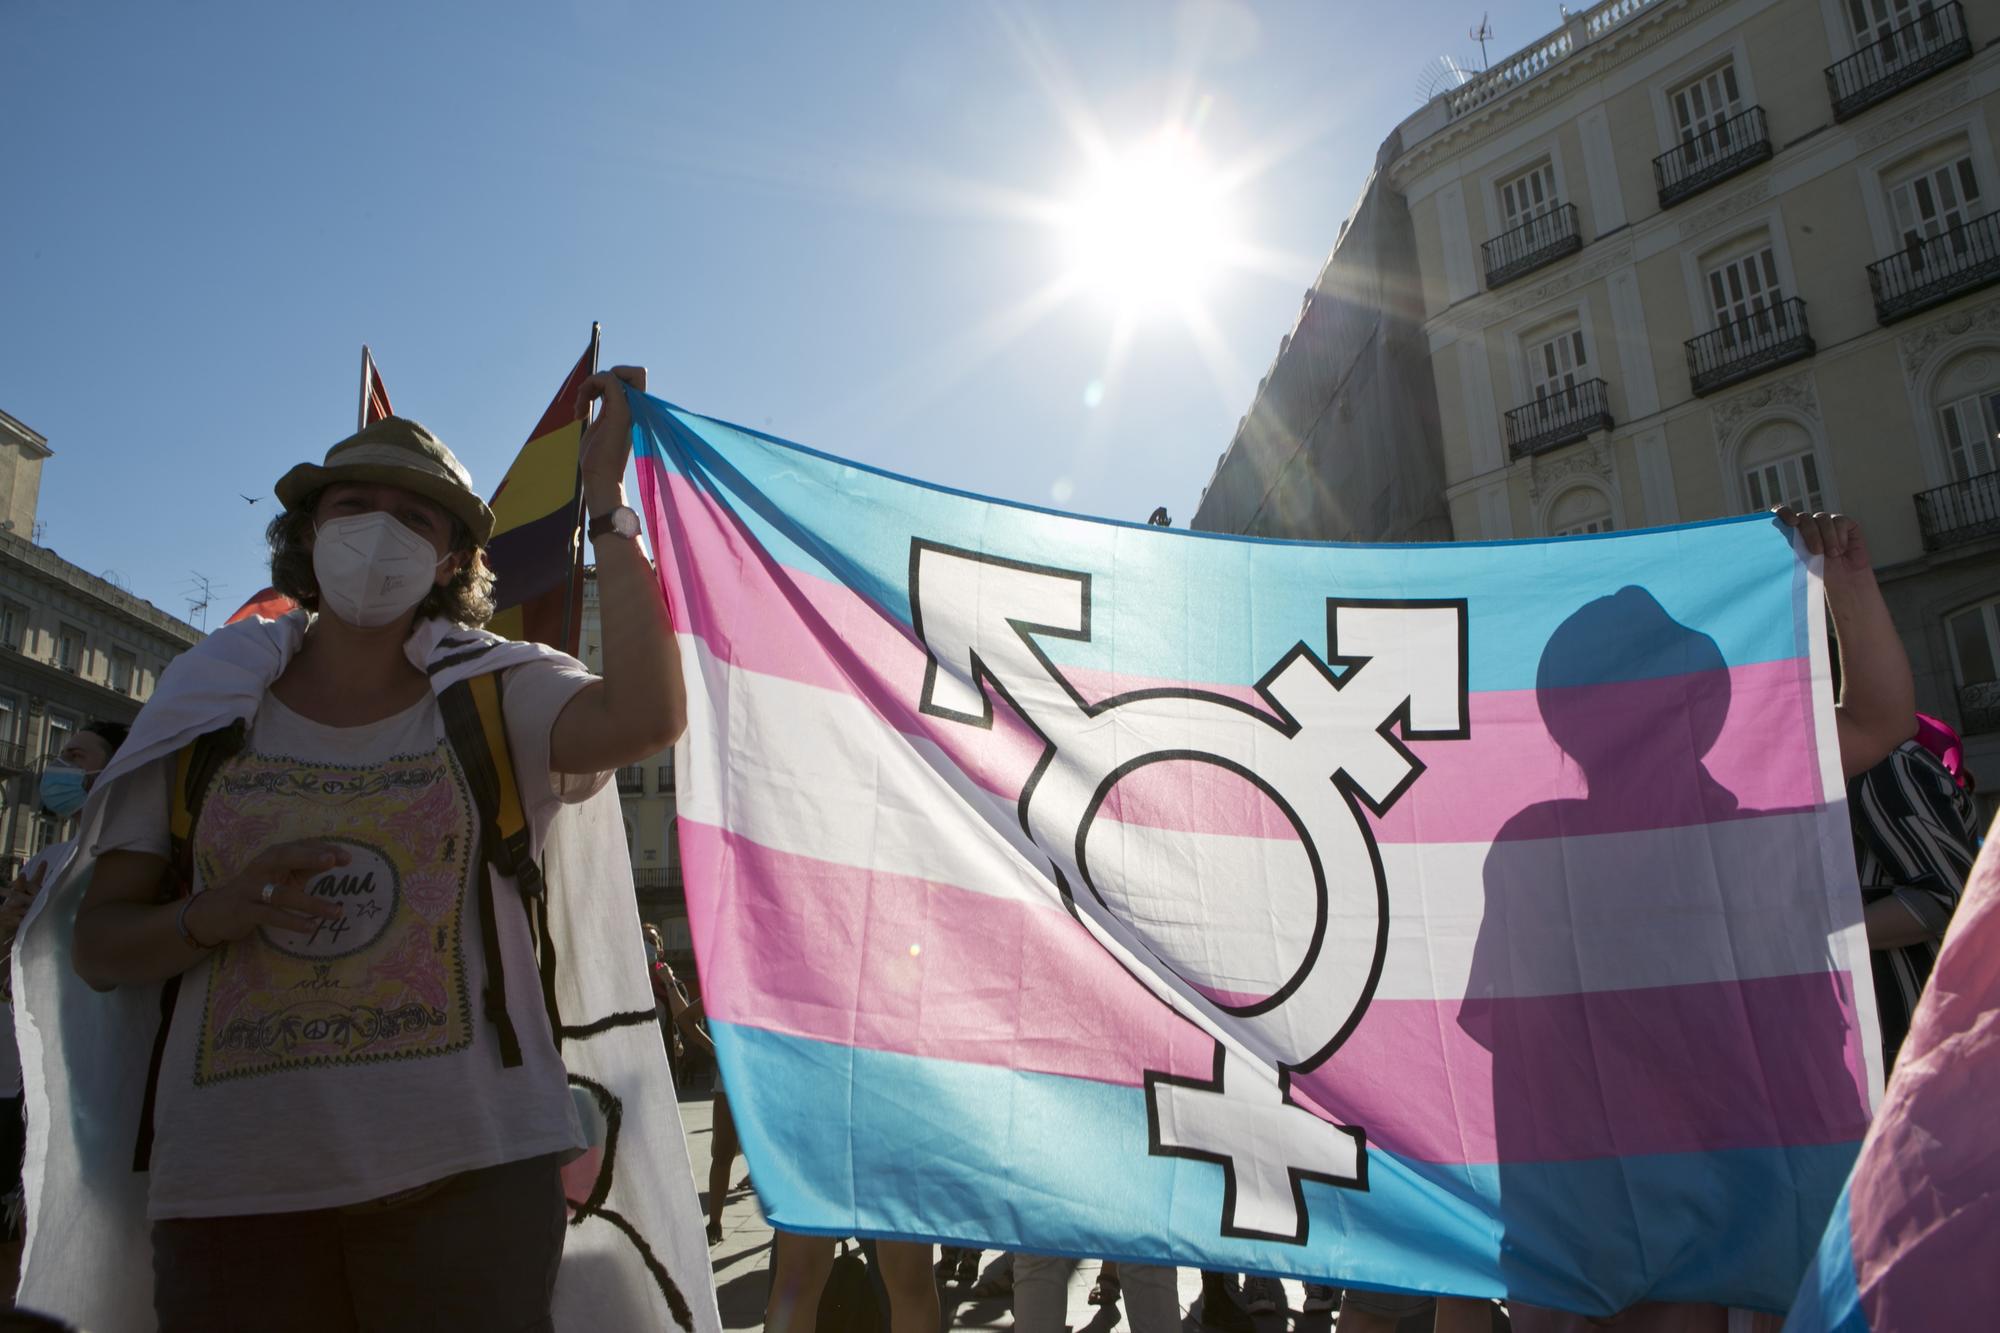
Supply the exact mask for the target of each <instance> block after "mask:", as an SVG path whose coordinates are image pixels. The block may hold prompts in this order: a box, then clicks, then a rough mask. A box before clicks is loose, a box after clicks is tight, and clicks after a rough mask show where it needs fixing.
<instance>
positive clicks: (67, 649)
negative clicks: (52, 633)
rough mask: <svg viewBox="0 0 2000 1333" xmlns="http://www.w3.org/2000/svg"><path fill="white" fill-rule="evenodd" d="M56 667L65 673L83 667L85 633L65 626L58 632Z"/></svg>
mask: <svg viewBox="0 0 2000 1333" xmlns="http://www.w3.org/2000/svg"><path fill="white" fill-rule="evenodd" d="M56 665H57V666H59V667H61V668H62V669H63V670H64V671H77V670H80V669H81V668H82V666H83V631H82V630H80V629H75V628H73V627H71V626H69V625H64V626H62V627H61V628H59V629H58V630H57V631H56Z"/></svg>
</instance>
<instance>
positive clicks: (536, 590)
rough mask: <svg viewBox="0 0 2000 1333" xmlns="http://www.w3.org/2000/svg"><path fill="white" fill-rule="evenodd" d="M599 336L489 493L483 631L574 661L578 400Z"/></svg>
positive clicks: (579, 545)
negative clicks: (489, 585)
mask: <svg viewBox="0 0 2000 1333" xmlns="http://www.w3.org/2000/svg"><path fill="white" fill-rule="evenodd" d="M597 334H598V329H597V326H596V325H595V324H593V325H591V326H590V346H589V347H588V348H587V349H585V351H584V353H583V355H582V356H581V357H578V358H577V362H576V365H575V366H574V367H573V368H572V369H571V370H570V372H569V378H568V379H565V380H564V381H563V383H562V387H561V388H560V389H557V390H556V396H555V397H554V399H552V400H551V401H550V403H549V409H548V411H546V412H544V413H542V420H541V424H539V425H537V426H536V427H535V429H534V431H533V432H532V433H531V434H530V435H529V436H528V442H527V444H525V445H523V446H522V447H521V452H520V454H519V456H518V457H516V458H515V459H514V462H513V465H512V466H511V467H509V468H508V469H507V475H506V476H504V477H502V478H501V479H500V487H499V489H498V490H496V491H494V492H493V502H492V508H493V537H492V540H491V541H489V542H488V543H487V544H486V559H487V562H488V563H489V564H491V565H492V566H493V576H494V586H493V601H494V604H495V605H496V606H497V607H498V608H499V609H498V610H497V611H496V612H495V613H494V616H493V619H492V620H490V621H488V622H487V624H486V628H488V629H490V630H492V631H493V632H494V633H495V634H504V635H506V636H507V637H508V638H510V639H524V640H527V639H532V640H533V641H535V642H537V643H545V644H548V645H549V646H550V647H551V648H559V649H561V650H562V651H563V652H566V653H569V654H570V655H572V656H574V655H575V653H576V648H577V640H578V639H579V638H580V637H581V634H582V629H583V542H582V540H581V538H582V531H581V527H582V517H581V516H582V507H583V506H582V500H583V495H582V485H583V480H582V475H581V474H580V473H579V472H578V470H577V462H578V459H577V454H578V450H579V449H580V447H581V446H582V443H583V422H582V421H581V420H579V419H578V417H577V414H576V395H577V393H578V391H579V390H581V389H582V388H583V382H584V380H586V379H588V378H589V377H590V376H591V374H592V373H593V372H594V371H595V370H596V368H597Z"/></svg>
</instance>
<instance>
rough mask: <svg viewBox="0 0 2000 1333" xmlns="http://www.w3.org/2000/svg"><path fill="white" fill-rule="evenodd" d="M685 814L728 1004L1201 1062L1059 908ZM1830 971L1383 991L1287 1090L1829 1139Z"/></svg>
mask: <svg viewBox="0 0 2000 1333" xmlns="http://www.w3.org/2000/svg"><path fill="white" fill-rule="evenodd" d="M680 830H681V834H680V836H681V852H682V856H683V858H684V862H685V864H686V866H687V872H688V876H687V878H688V893H689V899H690V905H691V907H692V908H693V915H694V919H695V920H696V921H698V922H702V923H703V925H704V928H703V930H702V931H701V933H700V937H699V938H698V939H697V941H696V944H697V947H698V949H699V951H700V966H701V972H702V976H703V978H704V987H703V989H704V992H705V993H706V994H707V995H708V996H709V1006H710V1011H711V1012H712V1013H714V1014H715V1015H716V1016H717V1017H719V1018H721V1019H722V1020H723V1021H725V1022H730V1023H737V1024H742V1025H745V1026H751V1027H758V1028H763V1029H766V1030H768V1031H773V1032H780V1033H785V1034H789V1035H793V1036H801V1037H811V1038H815V1039H818V1040H822V1041H831V1042H836V1043H840V1044H843V1045H849V1046H856V1047H861V1048H865V1049H871V1050H883V1051H892V1052H898V1053H901V1054H907V1055H916V1056H922V1057H926V1058H931V1059H945V1060H956V1061H962V1062H967V1063H973V1064H986V1065H995V1066H1000V1067H1004V1068H1009V1069H1016V1070H1021V1071H1025V1072H1036V1073H1047V1074H1060V1075H1065V1076H1069V1077H1074V1078H1085V1079H1091V1080H1093V1081H1096V1082H1103V1083H1116V1084H1124V1085H1128V1086H1135V1085H1138V1084H1139V1083H1141V1082H1142V1081H1143V1079H1144V1076H1145V1073H1146V1071H1148V1070H1159V1071H1163V1072H1167V1073H1172V1074H1177V1075H1182V1076H1189V1077H1200V1076H1205V1075H1206V1073H1207V1071H1208V1070H1209V1068H1210V1066H1211V1062H1212V1051H1213V1047H1212V1045H1211V1044H1210V1042H1209V1041H1208V1039H1207V1038H1206V1037H1205V1036H1204V1035H1203V1034H1202V1033H1201V1032H1200V1031H1199V1030H1198V1029H1197V1028H1196V1027H1195V1026H1194V1025H1193V1024H1191V1023H1189V1022H1187V1021H1186V1020H1184V1019H1182V1018H1181V1017H1179V1016H1178V1015H1176V1014H1174V1013H1173V1011H1172V1010H1170V1009H1169V1008H1167V1007H1166V1006H1165V1005H1164V1004H1163V1003H1161V1002H1160V1001H1159V1000H1158V999H1156V998H1155V997H1154V996H1153V995H1152V994H1151V992H1149V991H1148V990H1147V989H1146V988H1145V987H1144V986H1143V985H1142V984H1141V983H1140V982H1139V981H1138V980H1137V979H1135V978H1134V977H1132V976H1131V975H1130V974H1128V973H1127V972H1125V971H1124V969H1123V968H1122V967H1121V966H1120V965H1119V964H1118V963H1117V962H1116V961H1115V960H1114V959H1112V957H1111V956H1110V955H1109V954H1107V953H1105V952H1104V951H1103V950H1102V949H1101V948H1100V947H1099V946H1098V945H1097V943H1096V942H1095V941H1094V940H1093V939H1092V938H1091V937H1090V936H1089V935H1088V934H1087V933H1086V932H1085V930H1084V929H1083V927H1082V926H1081V925H1079V924H1078V923H1077V922H1075V921H1074V920H1073V919H1071V918H1070V917H1069V916H1068V915H1067V914H1065V913H1063V912H1062V911H1060V910H1058V909H1055V908H1052V907H1047V906H1041V905H1037V904H1033V903H1026V902H1021V901H1019V900H1010V899H1006V898H997V897H993V896H991V895H986V894H980V893H975V892H971V891H968V890H964V889H959V888H955V887H952V886H949V885H941V884H935V883H930V882H927V881H924V880H921V879H917V878H915V877H911V876H905V875H895V874H890V873H887V872H883V871H873V870H867V869H861V868H856V867H850V866H842V865H836V864H833V863H830V862H825V861H818V860H814V859H813V858H810V857H805V856H799V855H793V854H787V853H782V852H775V851H772V850H770V849H768V848H764V847H761V846H759V845H758V844H756V843H752V842H749V841H747V840H745V839H742V838H739V837H736V836H734V835H731V834H729V833H726V832H724V831H722V830H720V829H717V828H714V827H712V826H709V825H704V824H699V823H694V822H692V821H689V820H687V819H683V820H682V821H681V823H680ZM773 978H782V981H779V982H777V983H775V984H774V983H773V980H772V979H773ZM1842 981H1844V978H1841V977H1837V976H1836V975H1834V974H1830V973H1824V972H1821V973H1811V974H1803V975H1792V976H1780V977H1769V978H1762V979H1756V980H1750V981H1740V982H1717V983H1705V984H1698V985H1686V986H1661V987H1652V988H1648V989H1642V990H1624V991H1597V992H1592V993H1588V994H1582V995H1552V996H1539V997H1529V998H1508V999H1496V1000H1479V1001H1473V1002H1463V1001H1460V1000H1458V999H1456V998H1446V999H1404V1000H1378V1001H1376V1002H1375V1003H1374V1004H1373V1005H1371V1006H1370V1008H1369V1010H1368V1013H1367V1015H1366V1017H1365V1018H1364V1019H1363V1020H1362V1022H1361V1024H1360V1026H1359V1027H1358V1028H1357V1029H1356V1030H1355V1032H1354V1033H1353V1035H1352V1036H1351V1037H1350V1038H1349V1039H1348V1042H1347V1044H1346V1045H1345V1046H1343V1047H1342V1048H1341V1050H1339V1051H1337V1052H1336V1053H1335V1054H1334V1056H1333V1058H1332V1059H1331V1060H1329V1061H1328V1062H1327V1063H1326V1064H1325V1065H1323V1066H1322V1067H1321V1068H1320V1069H1318V1070H1315V1071H1314V1072H1312V1073H1311V1074H1308V1075H1305V1076H1302V1077H1301V1078H1299V1079H1298V1081H1297V1083H1296V1084H1295V1096H1297V1097H1298V1098H1299V1099H1300V1100H1301V1101H1304V1102H1308V1103H1311V1104H1313V1105H1316V1106H1318V1107H1319V1108H1321V1109H1322V1110H1323V1111H1325V1112H1326V1113H1328V1114H1330V1115H1331V1116H1332V1117H1333V1118H1335V1119H1337V1120H1341V1121H1343V1122H1345V1123H1349V1124H1359V1125H1361V1126H1363V1127H1364V1128H1365V1129H1366V1130H1367V1132H1368V1136H1369V1140H1370V1142H1372V1143H1375V1144H1377V1145H1378V1146H1380V1147H1382V1148H1384V1149H1386V1150H1388V1151H1390V1152H1394V1153H1397V1154H1399V1155H1403V1156H1408V1157H1412V1158H1417V1159H1421V1160H1426V1161H1433V1162H1440V1163H1477V1162H1494V1161H1553V1160H1573V1159H1581V1158H1592V1157H1605V1156H1621V1155H1634V1154H1644V1153H1662V1152H1693V1151H1717V1150H1722V1149H1730V1148H1753V1147H1774V1146H1797V1145H1806V1144H1819V1143H1837V1142H1843V1141H1847V1140H1851V1139H1854V1138H1857V1137H1859V1135H1860V1134H1861V1132H1862V1131H1863V1129H1864V1128H1865V1126H1866V1120H1867V1110H1866V1106H1867V1103H1866V1099H1865V1096H1864V1094H1863V1091H1862V1076H1861V1074H1860V1069H1861V1056H1860V1051H1859V1045H1858V1040H1857V1038H1856V1035H1855V1031H1854V1023H1853V1015H1852V1009H1851V1005H1850V1002H1849V1000H1848V997H1847V996H1846V995H1845V993H1844V991H1843V989H1842V985H1841V982H1842ZM1816 1033H1828V1034H1832V1035H1831V1037H1830V1038H1825V1039H1821V1038H1815V1037H1813V1036H1812V1034H1816ZM1843 1034H1844V1035H1843ZM1843 1049H1844V1050H1845V1052H1846V1058H1845V1060H1844V1061H1843V1060H1842V1059H1840V1058H1838V1057H1836V1056H1833V1055H1830V1054H1829V1052H1830V1051H1840V1050H1843ZM1553 1107H1561V1108H1563V1113H1562V1114H1560V1115H1556V1114H1551V1113H1550V1108H1553Z"/></svg>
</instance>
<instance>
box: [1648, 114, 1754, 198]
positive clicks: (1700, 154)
mask: <svg viewBox="0 0 2000 1333" xmlns="http://www.w3.org/2000/svg"><path fill="white" fill-rule="evenodd" d="M1770 157H1771V134H1770V131H1769V130H1767V129H1766V128H1765V127H1764V108H1763V107H1761V106H1753V107H1751V108H1750V109H1749V110H1748V111H1742V112H1738V113H1737V114H1736V115H1733V116H1731V117H1730V118H1729V119H1728V120H1725V121H1723V122H1722V123H1721V124H1720V125H1716V126H1714V127H1712V128H1710V129H1706V130H1703V131H1702V132H1701V133H1700V134H1698V135H1696V136H1695V137H1694V138H1692V139H1689V140H1687V141H1686V142H1684V143H1678V144H1675V145H1674V146H1673V147H1672V148H1669V149H1668V150H1667V151H1666V152H1664V153H1661V154H1660V155H1659V156H1658V157H1656V158H1654V159H1653V179H1654V181H1656V182H1657V183H1658V184H1659V187H1660V207H1661V208H1672V207H1673V206H1674V205H1675V204H1677V203H1679V202H1680V201H1681V200H1683V199H1686V198H1689V197H1690V196H1693V195H1697V194H1700V193H1701V192H1702V191H1703V190H1706V189H1707V188H1708V187H1709V186H1711V185H1716V184H1720V183H1721V182H1723V181H1726V180H1728V179H1729V178H1730V177H1731V176H1734V175H1736V174H1737V173H1739V172H1743V171H1748V170H1749V169H1750V168H1751V167H1754V166H1756V165H1757V164H1758V163H1759V162H1765V161H1769V160H1770Z"/></svg>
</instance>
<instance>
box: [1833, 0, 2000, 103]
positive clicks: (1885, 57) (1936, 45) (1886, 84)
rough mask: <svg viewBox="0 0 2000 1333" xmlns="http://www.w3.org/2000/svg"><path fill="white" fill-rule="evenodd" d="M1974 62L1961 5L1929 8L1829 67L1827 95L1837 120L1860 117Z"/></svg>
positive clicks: (1950, 0)
mask: <svg viewBox="0 0 2000 1333" xmlns="http://www.w3.org/2000/svg"><path fill="white" fill-rule="evenodd" d="M1970 59H1972V38H1971V37H1969V36H1967V35H1966V31H1965V7H1964V6H1962V5H1960V4H1959V3H1958V0H1947V3H1945V4H1941V5H1935V6H1933V5H1931V4H1929V3H1926V4H1925V5H1924V7H1923V10H1922V12H1921V13H1919V14H1918V15H1917V17H1915V18H1913V19H1911V20H1910V21H1909V22H1908V23H1905V24H1904V25H1903V26H1902V27H1900V28H1896V29H1894V30H1892V31H1891V32H1890V33H1889V34H1888V35H1887V36H1885V37H1883V38H1881V39H1880V40H1879V41H1873V42H1870V43H1868V45H1866V46H1864V47H1862V48H1861V49H1860V50H1859V51H1856V52H1855V53H1854V54H1853V55H1851V56H1849V57H1847V59H1845V60H1836V61H1835V62H1834V63H1833V64H1831V65H1828V66H1827V67H1826V90H1827V94H1828V96H1830V97H1831V98H1832V99H1833V118H1834V119H1835V120H1846V119H1847V118H1848V117H1850V116H1856V115H1859V114H1860V113H1861V112H1863V111H1866V110H1867V109H1868V108H1869V107H1871V106H1874V105H1875V104H1876V103H1877V102H1880V101H1882V100H1883V99H1884V98H1887V97H1894V96H1895V95H1896V94H1897V93H1899V92H1901V91H1903V89H1905V88H1907V87H1909V86H1910V85H1911V84H1913V83H1921V82H1922V81H1923V80H1925V79H1928V78H1929V77H1930V76H1931V75H1933V74H1935V73H1937V72H1938V71H1939V70H1941V69H1948V68H1950V67H1951V66H1953V65H1956V64H1957V63H1958V62H1959V61H1961V60H1970Z"/></svg>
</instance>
